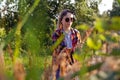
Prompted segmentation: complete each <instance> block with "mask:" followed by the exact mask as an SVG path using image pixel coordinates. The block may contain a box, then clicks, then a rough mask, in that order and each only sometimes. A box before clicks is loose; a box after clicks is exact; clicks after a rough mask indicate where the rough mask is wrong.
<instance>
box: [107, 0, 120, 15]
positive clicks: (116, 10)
mask: <svg viewBox="0 0 120 80" xmlns="http://www.w3.org/2000/svg"><path fill="white" fill-rule="evenodd" d="M109 13H110V14H109V15H110V17H114V16H120V4H119V3H118V1H117V0H114V2H113V9H112V10H111V11H109Z"/></svg>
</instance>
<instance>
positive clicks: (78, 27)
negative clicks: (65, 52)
mask: <svg viewBox="0 0 120 80" xmlns="http://www.w3.org/2000/svg"><path fill="white" fill-rule="evenodd" d="M76 28H77V29H81V30H88V29H89V26H87V25H86V24H82V25H79V26H77V27H76Z"/></svg>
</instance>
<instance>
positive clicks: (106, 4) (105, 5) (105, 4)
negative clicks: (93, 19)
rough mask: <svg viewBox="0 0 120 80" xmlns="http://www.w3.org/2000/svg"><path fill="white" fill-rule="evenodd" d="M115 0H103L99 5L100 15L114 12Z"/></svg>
mask: <svg viewBox="0 0 120 80" xmlns="http://www.w3.org/2000/svg"><path fill="white" fill-rule="evenodd" d="M113 1H114V0H102V2H101V3H100V4H99V5H98V9H99V12H100V14H102V13H103V12H104V11H107V10H112V3H113Z"/></svg>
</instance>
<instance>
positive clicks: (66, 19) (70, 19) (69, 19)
mask: <svg viewBox="0 0 120 80" xmlns="http://www.w3.org/2000/svg"><path fill="white" fill-rule="evenodd" d="M73 20H74V18H65V21H66V22H69V21H71V22H73Z"/></svg>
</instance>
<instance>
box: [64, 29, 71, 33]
mask: <svg viewBox="0 0 120 80" xmlns="http://www.w3.org/2000/svg"><path fill="white" fill-rule="evenodd" d="M70 29H71V28H64V29H63V30H64V31H65V33H68V32H70Z"/></svg>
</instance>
